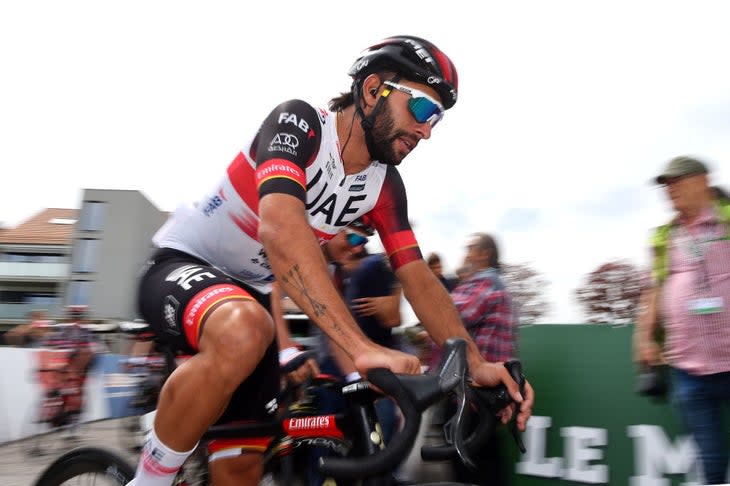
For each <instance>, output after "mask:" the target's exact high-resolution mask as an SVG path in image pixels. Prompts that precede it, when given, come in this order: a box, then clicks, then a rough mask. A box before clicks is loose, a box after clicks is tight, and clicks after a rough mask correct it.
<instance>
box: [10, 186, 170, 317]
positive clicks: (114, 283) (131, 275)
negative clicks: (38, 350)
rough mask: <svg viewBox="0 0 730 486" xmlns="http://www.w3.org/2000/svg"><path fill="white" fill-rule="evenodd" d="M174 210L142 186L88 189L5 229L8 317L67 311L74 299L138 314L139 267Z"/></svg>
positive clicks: (97, 313) (113, 312) (111, 313)
mask: <svg viewBox="0 0 730 486" xmlns="http://www.w3.org/2000/svg"><path fill="white" fill-rule="evenodd" d="M166 217H167V214H166V213H165V212H162V211H160V210H159V209H158V208H157V207H155V205H154V204H152V202H150V201H149V200H148V199H147V198H146V197H145V196H144V195H143V194H142V193H140V192H139V191H134V190H107V189H85V190H83V193H82V200H81V207H80V209H78V210H77V209H45V210H42V211H40V212H39V213H38V214H36V215H35V216H33V217H32V218H30V219H29V220H27V221H25V222H23V223H21V224H20V225H18V226H17V227H15V228H9V229H3V230H0V324H4V325H6V326H7V325H13V324H17V323H20V322H23V321H24V320H25V319H27V316H28V313H29V312H30V311H32V310H35V309H39V308H40V309H45V310H47V311H48V314H49V316H50V317H51V318H60V317H61V316H62V313H63V308H64V307H65V306H66V305H72V304H77V305H87V306H89V316H90V318H91V319H94V320H131V319H134V318H135V317H136V315H137V314H136V296H135V293H136V281H137V275H138V273H139V271H140V269H141V267H142V265H143V264H144V261H145V259H146V258H147V256H148V255H149V254H150V252H151V237H152V235H153V234H154V232H155V231H157V229H158V228H159V227H160V226H161V225H162V223H163V222H164V220H165V218H166Z"/></svg>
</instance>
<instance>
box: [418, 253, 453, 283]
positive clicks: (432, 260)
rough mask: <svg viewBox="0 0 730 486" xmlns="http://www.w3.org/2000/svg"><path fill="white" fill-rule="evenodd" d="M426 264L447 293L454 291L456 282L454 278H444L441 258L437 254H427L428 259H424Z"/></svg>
mask: <svg viewBox="0 0 730 486" xmlns="http://www.w3.org/2000/svg"><path fill="white" fill-rule="evenodd" d="M426 263H428V268H430V269H431V271H432V272H433V274H434V275H436V277H437V278H438V279H439V281H440V282H441V283H442V284H443V286H444V287H446V290H448V291H449V292H451V291H452V290H454V287H456V284H457V283H458V282H457V280H456V279H455V278H447V277H445V276H444V273H443V265H442V263H441V256H440V255H439V254H438V253H431V254H429V255H428V258H426Z"/></svg>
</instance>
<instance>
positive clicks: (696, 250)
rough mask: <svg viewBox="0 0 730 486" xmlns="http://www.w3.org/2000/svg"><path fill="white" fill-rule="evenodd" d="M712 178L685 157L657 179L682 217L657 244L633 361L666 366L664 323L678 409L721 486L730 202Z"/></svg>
mask: <svg viewBox="0 0 730 486" xmlns="http://www.w3.org/2000/svg"><path fill="white" fill-rule="evenodd" d="M708 172H709V171H708V169H707V166H706V165H705V164H704V163H703V162H701V161H700V160H698V159H696V158H693V157H686V156H680V157H676V158H674V159H672V160H670V161H669V163H668V165H667V166H666V168H665V169H664V171H663V172H662V173H661V174H660V175H659V176H658V177H657V178H656V183H657V184H660V185H661V186H662V187H664V188H665V189H666V192H667V196H668V197H669V200H670V202H671V204H672V207H673V208H674V210H675V211H676V214H675V215H674V217H673V218H672V219H671V220H670V221H669V222H668V223H667V224H665V225H663V226H660V227H659V228H657V229H656V230H655V231H654V234H653V237H652V240H651V247H652V250H653V266H652V282H651V285H650V286H649V288H648V289H647V290H645V291H644V295H643V296H642V302H643V303H644V306H643V308H642V309H641V312H640V314H639V318H638V320H637V326H636V330H635V336H634V343H635V349H634V360H635V361H636V362H637V363H638V364H639V365H641V366H644V367H645V366H654V365H657V364H659V363H661V361H662V348H661V346H660V345H659V344H658V342H657V332H658V331H659V327H660V323H661V324H662V325H663V331H664V358H665V359H666V361H667V362H668V364H669V366H670V369H671V377H672V382H673V385H674V386H673V391H672V394H673V402H674V403H675V404H676V406H677V408H678V410H679V413H680V416H681V418H682V422H683V425H684V426H685V427H686V429H687V430H688V431H689V433H691V434H692V437H693V438H694V440H695V442H696V443H697V446H698V449H699V459H700V461H701V464H702V469H703V470H704V475H705V482H706V483H707V484H722V483H727V476H726V475H727V469H728V454H730V451H729V450H728V445H727V430H728V428H727V425H724V424H723V423H722V406H723V404H725V405H727V404H728V403H730V311H728V305H730V266H729V265H728V262H730V200H728V198H726V197H722V195H723V194H722V192H718V191H716V190H713V188H711V187H710V185H709V177H708ZM718 196H719V197H718Z"/></svg>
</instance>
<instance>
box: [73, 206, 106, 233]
mask: <svg viewBox="0 0 730 486" xmlns="http://www.w3.org/2000/svg"><path fill="white" fill-rule="evenodd" d="M105 216H106V203H104V202H97V201H84V203H83V204H82V205H81V215H80V217H79V229H80V230H81V231H100V230H102V229H104V218H105Z"/></svg>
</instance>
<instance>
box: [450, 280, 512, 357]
mask: <svg viewBox="0 0 730 486" xmlns="http://www.w3.org/2000/svg"><path fill="white" fill-rule="evenodd" d="M451 297H452V299H453V300H454V304H455V305H456V308H457V309H458V310H459V314H460V315H461V320H462V321H463V322H464V325H465V326H466V328H467V330H468V331H469V334H470V335H471V337H472V339H473V340H474V342H475V343H476V345H477V347H478V348H479V352H480V354H481V355H482V357H483V358H484V359H485V360H487V361H489V362H497V361H507V360H508V359H511V358H515V357H516V355H517V319H516V313H515V311H514V308H513V304H512V297H511V296H510V294H509V292H508V290H507V288H506V287H505V286H504V283H503V282H502V279H501V278H500V277H499V272H498V271H497V270H496V269H494V268H488V269H486V270H482V271H480V272H477V273H476V274H474V275H473V276H472V277H471V278H469V279H468V280H467V281H466V282H464V283H462V284H461V285H459V286H457V287H456V288H455V289H454V290H453V291H452V292H451Z"/></svg>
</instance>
